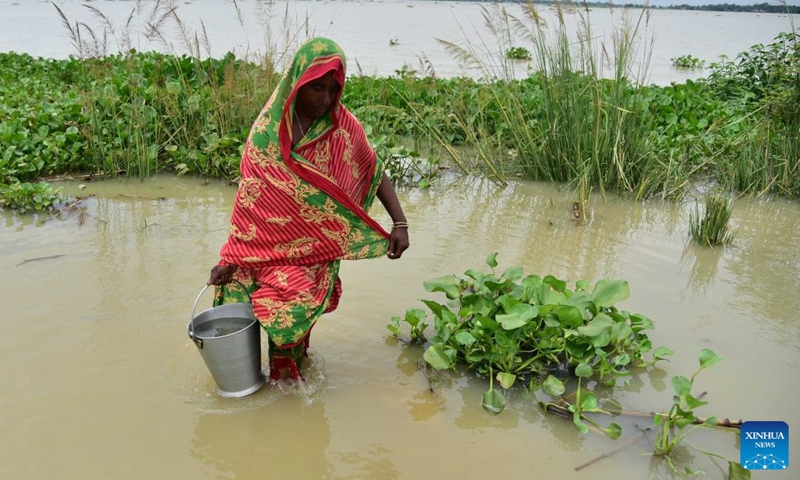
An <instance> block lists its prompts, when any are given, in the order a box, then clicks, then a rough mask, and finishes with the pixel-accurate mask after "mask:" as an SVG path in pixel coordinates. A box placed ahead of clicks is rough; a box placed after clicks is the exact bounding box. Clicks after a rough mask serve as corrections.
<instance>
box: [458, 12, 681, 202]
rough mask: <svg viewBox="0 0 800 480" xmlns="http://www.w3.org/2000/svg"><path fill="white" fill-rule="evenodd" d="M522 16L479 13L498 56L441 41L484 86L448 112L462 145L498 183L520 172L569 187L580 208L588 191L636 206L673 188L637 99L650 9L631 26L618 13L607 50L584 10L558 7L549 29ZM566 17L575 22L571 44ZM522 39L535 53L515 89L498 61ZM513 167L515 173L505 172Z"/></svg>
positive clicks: (478, 45) (504, 62)
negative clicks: (629, 195) (636, 200)
mask: <svg viewBox="0 0 800 480" xmlns="http://www.w3.org/2000/svg"><path fill="white" fill-rule="evenodd" d="M521 9H522V15H521V16H515V15H512V14H511V13H509V11H508V10H507V9H506V8H505V7H502V6H499V5H494V6H492V7H489V8H484V19H485V24H486V28H487V30H488V31H489V32H490V34H491V36H492V39H493V40H494V43H495V44H496V45H499V49H498V50H499V51H497V52H494V53H488V54H487V53H486V52H489V51H490V49H489V48H488V47H487V45H488V44H489V43H490V42H488V41H483V40H481V39H480V38H479V39H478V40H475V41H473V40H466V41H464V42H462V43H457V42H452V41H442V43H443V45H444V46H445V48H446V49H447V50H448V51H449V52H450V53H451V55H453V56H455V57H456V58H458V59H459V60H461V61H462V62H464V63H465V64H468V65H470V66H472V67H474V68H476V69H477V70H478V71H479V72H481V74H482V76H483V78H484V82H485V83H486V85H487V86H488V87H489V88H488V89H487V91H488V94H487V95H484V96H482V97H478V98H468V99H464V101H463V102H462V103H458V102H456V103H455V104H454V105H453V114H452V116H453V118H454V121H455V122H457V123H458V125H459V127H461V128H462V129H463V130H464V132H465V137H466V139H467V144H468V145H469V146H470V147H471V148H472V149H473V150H474V151H475V152H476V153H477V156H478V157H479V158H480V159H481V160H482V161H483V163H484V164H485V165H486V166H488V168H489V170H490V171H491V172H492V173H495V174H496V175H497V176H499V177H501V178H504V176H505V175H507V174H513V173H521V174H522V175H524V176H525V177H527V178H531V179H536V180H547V181H553V182H576V183H577V185H576V188H577V189H578V192H579V195H580V197H581V200H582V201H585V199H586V198H587V196H588V194H589V192H591V191H592V189H593V188H595V187H597V188H599V189H600V191H601V193H603V192H605V190H606V189H612V190H617V191H620V190H621V191H628V192H633V193H635V194H636V196H637V197H644V196H647V195H650V194H652V193H653V192H654V191H655V190H656V189H658V188H662V189H663V188H664V187H663V184H664V183H665V182H667V181H669V180H670V179H668V178H666V177H665V176H664V174H663V173H662V172H663V170H664V168H663V164H662V163H661V162H660V161H658V160H657V158H656V157H655V156H653V155H652V152H651V149H650V148H649V146H648V139H649V137H650V135H651V134H652V131H653V126H652V123H651V120H650V116H649V115H647V112H646V105H645V102H644V101H643V99H642V97H641V94H640V93H639V90H638V87H639V85H641V84H642V83H643V82H645V81H646V75H647V67H648V63H649V56H650V46H651V45H650V44H649V43H648V42H647V41H644V42H642V41H641V40H640V37H642V36H644V35H646V28H647V21H648V12H647V10H646V9H643V10H641V11H639V12H638V13H637V16H635V17H634V18H633V19H630V18H629V17H628V16H627V14H628V12H627V11H624V12H623V15H622V18H623V21H622V24H621V25H619V26H617V28H616V30H615V31H614V34H613V36H612V41H611V42H610V44H606V43H602V42H598V41H597V40H596V38H595V34H594V32H593V31H592V25H591V22H590V18H589V9H588V6H587V5H586V4H583V5H580V6H576V5H575V4H572V3H568V2H564V3H561V2H557V3H556V4H555V11H556V17H555V20H554V21H553V22H552V24H551V25H548V23H547V21H546V20H545V18H544V16H542V15H541V14H540V12H539V10H538V8H537V6H536V5H534V4H533V3H532V2H527V3H525V4H523V5H522V6H521ZM568 15H575V16H576V18H577V22H578V27H577V28H578V31H577V38H573V37H574V36H573V35H572V32H571V31H570V30H571V27H570V25H569V22H568V21H567V16H568ZM519 38H521V39H523V40H524V41H525V42H527V43H528V44H530V45H532V47H533V49H532V51H533V63H532V71H531V73H530V75H529V76H528V78H525V79H523V80H521V81H515V80H514V78H513V77H514V69H513V68H512V67H511V66H510V65H509V62H510V61H509V60H508V59H506V58H505V55H504V52H505V51H507V50H508V48H510V47H511V46H512V45H514V44H518V39H519ZM531 84H532V85H533V86H534V88H530V86H531ZM531 95H535V96H536V97H538V98H536V99H535V100H536V101H531ZM532 105H535V107H534V109H532V108H531V106H532ZM498 117H499V118H500V120H499V121H497V120H496V118H498ZM490 118H491V121H490V120H489V119H490ZM512 164H513V165H515V166H516V167H517V168H518V170H517V171H514V170H513V169H511V168H509V167H508V166H509V165H512ZM672 181H674V179H673V180H672Z"/></svg>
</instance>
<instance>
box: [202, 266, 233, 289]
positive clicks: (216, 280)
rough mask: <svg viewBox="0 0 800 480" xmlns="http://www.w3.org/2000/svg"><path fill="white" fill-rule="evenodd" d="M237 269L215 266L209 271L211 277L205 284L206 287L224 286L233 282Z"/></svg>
mask: <svg viewBox="0 0 800 480" xmlns="http://www.w3.org/2000/svg"><path fill="white" fill-rule="evenodd" d="M238 269H239V267H237V266H236V265H224V266H223V265H217V266H215V267H214V268H212V269H211V276H210V277H209V278H208V281H207V282H206V284H207V285H225V284H226V283H230V282H231V281H232V280H233V274H234V273H236V270H238Z"/></svg>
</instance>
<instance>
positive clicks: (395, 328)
mask: <svg viewBox="0 0 800 480" xmlns="http://www.w3.org/2000/svg"><path fill="white" fill-rule="evenodd" d="M496 257H497V254H493V255H490V256H489V257H488V258H487V259H486V264H487V265H488V266H489V267H490V268H491V269H492V271H491V273H483V272H479V271H477V270H467V271H466V272H464V276H463V277H458V276H456V275H448V276H445V277H441V278H437V279H434V280H430V281H427V282H425V283H424V286H425V289H426V290H427V291H429V292H442V293H444V294H445V296H446V297H447V300H448V302H447V303H439V302H436V301H434V300H427V299H426V300H422V302H423V303H424V304H425V305H426V306H427V307H428V309H429V310H430V312H431V313H432V314H433V319H432V323H433V328H434V336H433V337H431V339H430V345H429V346H428V348H427V349H426V351H425V354H424V358H425V360H426V361H427V362H428V363H429V364H430V365H431V366H432V367H433V368H435V369H437V370H444V369H453V368H455V367H456V365H458V364H460V363H463V364H465V365H466V366H467V367H468V368H469V369H471V370H475V371H476V372H478V373H479V374H481V375H483V376H485V377H487V378H489V379H490V380H491V381H492V382H494V380H495V379H496V380H497V381H498V382H499V383H500V386H501V387H502V388H504V389H509V388H511V386H512V385H514V384H515V383H516V382H517V381H518V380H520V379H522V380H524V381H526V382H527V384H528V387H529V388H530V389H537V388H539V387H543V388H544V389H545V391H548V392H551V393H555V394H558V391H559V390H560V391H561V392H562V393H563V384H561V382H560V380H558V378H556V377H555V376H553V375H551V374H550V372H552V371H555V370H558V369H563V370H568V371H572V372H574V373H575V374H576V375H577V376H578V377H581V378H589V377H593V378H595V379H596V380H598V381H599V382H601V383H604V384H608V385H613V384H614V383H616V380H617V379H618V378H619V377H626V376H628V375H630V374H631V373H630V369H631V368H636V367H646V366H648V365H652V364H654V363H655V362H657V361H658V360H660V359H663V358H664V357H666V356H668V355H671V354H672V351H671V350H669V349H668V348H664V347H660V348H656V349H653V346H652V344H651V343H650V340H649V339H648V337H647V333H646V332H647V331H648V330H651V329H652V328H653V322H652V321H651V320H650V319H649V318H648V317H647V316H645V315H642V314H638V313H629V312H627V311H624V310H620V309H618V308H617V307H616V306H615V304H616V303H618V302H621V301H623V300H625V299H627V298H628V295H629V293H630V292H629V288H628V283H627V282H626V281H624V280H600V281H598V282H597V283H596V284H595V285H594V287H591V286H590V285H589V284H588V283H587V282H585V281H582V280H581V281H578V282H576V284H575V287H574V288H573V289H570V288H568V286H567V283H566V282H565V281H563V280H559V279H557V278H555V277H553V276H551V275H548V276H545V277H540V276H538V275H525V274H524V272H523V270H522V268H520V267H513V268H509V269H508V270H506V271H504V272H503V273H502V274H499V275H498V274H497V272H495V271H494V269H495V267H497V258H496ZM401 322H405V323H407V324H409V325H410V327H411V337H412V340H416V341H421V340H424V339H425V338H424V330H425V328H426V326H427V325H428V323H429V322H430V320H429V319H428V316H427V313H426V312H425V311H424V310H421V309H409V310H407V311H406V314H405V316H404V317H402V318H401V317H394V318H393V319H392V321H391V323H390V324H389V325H388V328H389V330H390V331H391V332H392V333H393V334H395V335H397V334H398V333H399V331H400V325H401ZM648 354H649V356H648ZM483 405H484V407H485V408H487V409H488V410H490V411H492V412H500V411H502V410H503V408H504V406H505V397H504V396H503V395H502V394H500V393H498V392H496V391H495V390H494V386H493V385H492V386H490V389H489V392H487V393H486V395H485V397H484V403H483Z"/></svg>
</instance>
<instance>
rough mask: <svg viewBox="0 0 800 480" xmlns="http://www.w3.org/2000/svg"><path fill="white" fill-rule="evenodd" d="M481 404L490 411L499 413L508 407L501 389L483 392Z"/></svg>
mask: <svg viewBox="0 0 800 480" xmlns="http://www.w3.org/2000/svg"><path fill="white" fill-rule="evenodd" d="M481 406H482V407H483V408H484V409H485V410H487V411H489V412H490V413H493V414H495V415H497V414H498V413H500V412H502V411H503V410H504V409H505V408H506V397H505V396H504V395H503V393H502V392H501V391H499V390H489V391H488V392H485V393H484V394H483V402H481Z"/></svg>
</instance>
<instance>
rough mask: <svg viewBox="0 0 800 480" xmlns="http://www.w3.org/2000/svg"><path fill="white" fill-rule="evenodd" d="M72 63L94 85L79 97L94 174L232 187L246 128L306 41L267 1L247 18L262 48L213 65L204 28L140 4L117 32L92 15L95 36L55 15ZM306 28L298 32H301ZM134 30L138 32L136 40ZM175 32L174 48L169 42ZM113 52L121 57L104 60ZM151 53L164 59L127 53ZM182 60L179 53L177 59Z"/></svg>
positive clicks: (166, 6) (172, 9)
mask: <svg viewBox="0 0 800 480" xmlns="http://www.w3.org/2000/svg"><path fill="white" fill-rule="evenodd" d="M53 6H54V7H55V9H56V11H57V14H58V15H59V17H60V18H61V20H62V24H63V25H64V27H65V28H66V30H67V34H68V35H69V37H70V41H71V42H72V44H73V46H74V47H75V49H76V53H77V54H78V56H79V57H80V58H82V59H84V65H85V67H86V68H87V69H88V70H89V73H91V74H92V75H93V76H94V78H95V82H94V83H95V84H94V86H93V87H92V88H91V89H88V90H87V91H86V92H85V98H84V101H85V104H86V108H87V110H88V111H90V112H91V113H90V122H89V125H88V130H87V131H85V132H84V134H85V135H86V137H87V139H88V142H89V144H90V146H91V148H90V151H91V156H92V158H93V162H94V168H95V170H96V171H98V172H101V173H103V174H108V175H117V174H123V173H124V174H127V175H139V176H142V177H145V176H148V175H151V174H152V173H154V172H156V171H158V170H161V169H163V167H165V166H169V167H171V168H173V169H174V170H176V171H177V172H179V173H184V172H188V171H192V172H197V173H201V174H206V175H209V174H210V175H222V176H227V177H232V176H235V175H236V172H237V171H238V168H237V167H238V157H239V155H240V150H239V149H240V143H241V142H240V139H241V138H242V137H243V136H244V135H245V133H244V132H245V131H246V130H247V129H248V128H249V127H250V124H251V123H252V121H253V118H255V116H256V115H257V114H258V112H259V111H260V109H261V107H262V106H263V105H264V103H265V102H266V100H267V97H268V95H269V92H271V91H272V90H273V88H274V87H275V85H276V84H277V81H278V79H279V75H280V72H281V71H282V69H283V67H284V65H285V63H286V62H287V61H288V59H289V58H290V52H291V51H292V50H293V49H294V47H295V46H296V44H297V43H299V42H300V41H302V40H303V39H304V38H305V37H307V36H308V35H309V33H310V32H309V29H308V19H307V18H306V19H304V20H302V19H301V20H299V21H298V20H296V19H292V18H290V17H289V10H288V5H287V8H286V10H285V11H284V17H283V18H282V19H278V22H277V23H280V24H281V25H283V29H282V30H276V29H274V28H273V27H272V24H273V23H276V22H275V20H276V17H277V16H278V15H279V12H276V11H275V6H274V5H273V3H272V2H271V1H261V0H258V1H256V3H255V4H254V8H255V13H254V15H252V17H253V18H255V20H256V21H258V22H259V23H260V24H261V26H262V31H263V32H264V34H263V38H262V39H260V41H261V42H263V45H261V46H260V47H258V48H254V47H251V43H250V39H249V38H248V39H247V46H246V50H245V52H243V53H242V54H241V55H240V57H239V58H237V57H236V56H235V55H234V54H233V53H229V54H228V55H226V56H225V57H224V58H222V59H220V60H218V61H212V60H211V59H210V56H211V51H212V48H211V43H210V40H209V35H208V32H207V31H206V28H205V24H204V23H203V21H202V20H201V21H200V27H199V29H197V30H194V29H192V28H191V27H190V26H189V25H188V24H187V23H186V22H184V21H183V20H182V19H181V17H180V15H179V14H178V7H177V5H176V4H175V3H174V2H173V1H169V0H168V1H162V0H157V1H156V2H149V3H146V2H142V1H137V2H135V4H134V7H133V8H132V10H131V12H130V14H129V15H128V16H127V20H126V21H125V23H124V26H122V27H119V28H117V27H116V26H115V25H114V23H113V21H112V19H111V18H110V17H109V16H107V15H106V14H104V13H103V12H102V11H101V10H100V9H98V8H97V7H94V6H92V5H86V6H85V7H86V8H87V9H88V10H89V11H90V12H91V15H92V17H93V18H94V20H95V24H96V25H95V26H94V27H92V26H90V25H89V24H88V23H87V22H85V21H74V22H72V21H70V20H69V19H68V18H67V17H66V15H65V14H64V12H63V11H62V10H61V9H60V8H59V7H58V5H56V4H55V3H54V4H53ZM233 6H234V10H235V14H236V18H237V21H238V22H239V24H240V26H241V27H242V28H241V30H242V31H246V29H245V21H246V19H249V18H250V17H248V16H247V14H246V13H245V12H243V11H242V8H241V6H240V4H239V2H237V1H235V0H234V2H233ZM303 25H304V26H303ZM137 28H138V29H139V30H137ZM169 29H172V30H174V31H176V32H178V36H177V46H176V44H175V43H174V42H173V41H172V39H171V37H170V36H169V35H168V34H167V30H169ZM110 39H114V40H113V44H114V46H115V48H116V50H117V52H118V53H116V54H113V55H110V54H109V50H110V48H111V46H112V41H111V40H110ZM153 42H155V43H158V44H160V45H161V46H162V49H164V50H166V51H167V52H169V54H168V55H158V54H146V55H141V54H136V53H135V51H134V50H133V46H134V44H136V45H142V44H143V43H144V44H145V45H149V44H151V43H153ZM181 52H183V53H181Z"/></svg>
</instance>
